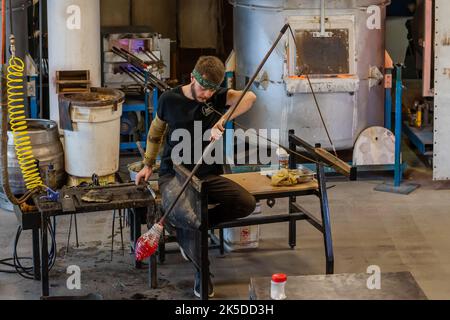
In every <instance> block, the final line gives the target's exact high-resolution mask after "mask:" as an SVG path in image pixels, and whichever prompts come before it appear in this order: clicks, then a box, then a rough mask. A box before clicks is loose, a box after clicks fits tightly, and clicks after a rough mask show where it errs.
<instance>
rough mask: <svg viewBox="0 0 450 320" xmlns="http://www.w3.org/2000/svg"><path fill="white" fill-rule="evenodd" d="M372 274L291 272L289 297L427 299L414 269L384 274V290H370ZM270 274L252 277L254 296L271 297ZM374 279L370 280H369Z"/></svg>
mask: <svg viewBox="0 0 450 320" xmlns="http://www.w3.org/2000/svg"><path fill="white" fill-rule="evenodd" d="M370 276H371V275H370V274H367V273H358V274H353V273H349V274H333V275H311V276H292V277H290V276H289V275H288V279H287V282H286V287H285V292H286V299H287V300H427V297H426V295H425V294H424V292H423V291H422V289H421V288H420V287H419V285H418V284H417V282H416V280H415V279H414V277H413V276H412V275H411V273H410V272H391V273H381V274H380V280H381V286H380V289H369V288H368V287H367V281H368V280H370V279H369V277H370ZM270 280H271V278H270V277H261V278H251V279H250V299H251V300H270ZM369 282H370V281H369Z"/></svg>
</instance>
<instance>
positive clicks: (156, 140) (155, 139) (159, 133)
mask: <svg viewBox="0 0 450 320" xmlns="http://www.w3.org/2000/svg"><path fill="white" fill-rule="evenodd" d="M166 129H167V123H166V122H164V121H162V120H161V119H159V118H158V115H156V117H155V119H153V121H152V124H151V126H150V130H149V131H148V136H147V147H146V150H145V158H144V161H143V162H144V164H145V165H146V166H147V167H150V168H151V167H152V166H153V165H154V164H155V162H156V158H157V156H158V153H159V149H160V148H161V144H162V141H163V138H164V134H165V132H166Z"/></svg>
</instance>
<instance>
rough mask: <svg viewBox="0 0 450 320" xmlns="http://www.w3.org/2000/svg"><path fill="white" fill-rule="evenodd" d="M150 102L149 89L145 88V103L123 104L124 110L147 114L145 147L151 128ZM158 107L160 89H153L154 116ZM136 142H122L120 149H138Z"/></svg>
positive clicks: (143, 141) (143, 144) (143, 137)
mask: <svg viewBox="0 0 450 320" xmlns="http://www.w3.org/2000/svg"><path fill="white" fill-rule="evenodd" d="M147 81H148V75H147V74H145V87H147ZM148 102H149V90H148V89H145V95H144V103H143V104H142V103H138V104H127V103H125V104H123V106H122V112H136V111H144V114H145V133H144V134H142V136H141V140H142V141H140V143H141V146H142V147H143V148H145V147H146V146H147V138H146V137H147V134H148V131H149V129H150V114H149V112H148ZM157 109H158V89H157V88H154V89H153V118H154V117H155V115H156V110H157ZM136 149H137V145H136V142H121V143H120V150H136Z"/></svg>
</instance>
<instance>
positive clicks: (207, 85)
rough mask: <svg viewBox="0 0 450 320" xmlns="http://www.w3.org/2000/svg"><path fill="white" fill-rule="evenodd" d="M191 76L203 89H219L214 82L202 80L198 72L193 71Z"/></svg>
mask: <svg viewBox="0 0 450 320" xmlns="http://www.w3.org/2000/svg"><path fill="white" fill-rule="evenodd" d="M192 75H193V76H194V79H195V80H197V82H198V83H199V84H200V85H201V86H202V87H203V88H205V89H209V90H217V89H218V88H219V87H220V86H219V85H217V84H215V83H214V82H212V81H209V80H208V79H205V78H203V77H202V75H201V74H200V72H198V71H197V70H195V69H194V71H192Z"/></svg>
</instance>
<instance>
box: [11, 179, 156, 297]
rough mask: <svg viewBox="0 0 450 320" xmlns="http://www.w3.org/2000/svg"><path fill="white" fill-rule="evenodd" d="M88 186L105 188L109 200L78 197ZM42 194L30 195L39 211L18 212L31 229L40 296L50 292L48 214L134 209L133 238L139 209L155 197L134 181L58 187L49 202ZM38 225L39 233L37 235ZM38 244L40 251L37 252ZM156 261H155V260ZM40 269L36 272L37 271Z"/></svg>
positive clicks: (136, 233)
mask: <svg viewBox="0 0 450 320" xmlns="http://www.w3.org/2000/svg"><path fill="white" fill-rule="evenodd" d="M90 190H101V191H107V192H110V193H111V194H112V200H111V201H110V202H107V203H88V202H84V201H82V200H81V197H82V196H83V195H84V194H86V193H87V192H88V191H90ZM42 196H43V195H42V194H36V195H34V196H33V201H34V204H35V206H36V208H37V210H38V211H35V212H20V214H19V216H18V218H19V220H20V222H21V224H22V227H23V229H24V230H27V229H31V230H32V231H33V266H34V270H35V279H36V280H39V278H40V280H41V283H42V296H43V297H47V296H49V266H48V225H49V223H50V218H51V217H55V216H61V215H69V214H80V213H89V212H98V211H109V210H120V209H135V210H134V211H133V212H134V218H133V219H132V221H133V223H132V228H133V230H132V234H134V239H135V240H137V238H138V237H139V236H140V224H141V221H140V218H139V217H138V214H137V213H138V211H139V210H138V209H142V210H143V209H145V210H147V208H149V207H152V206H153V204H154V199H153V196H152V194H151V193H150V191H149V190H148V189H147V188H145V187H144V186H136V185H135V184H133V183H129V184H117V185H110V186H99V187H79V188H67V189H62V190H61V196H60V200H59V201H58V202H50V201H47V200H45V199H43V198H42ZM39 229H41V236H40V237H39ZM39 247H40V254H39ZM155 263H156V261H155ZM38 270H40V274H39V272H37V271H38Z"/></svg>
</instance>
